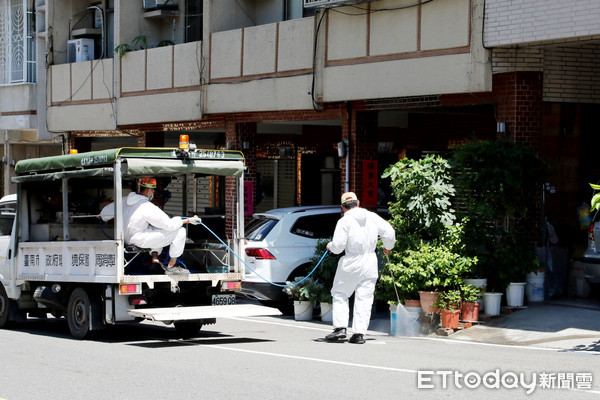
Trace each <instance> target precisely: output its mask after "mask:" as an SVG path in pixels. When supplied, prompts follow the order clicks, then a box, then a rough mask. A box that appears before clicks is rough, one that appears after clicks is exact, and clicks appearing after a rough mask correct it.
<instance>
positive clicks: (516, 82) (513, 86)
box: [492, 72, 543, 148]
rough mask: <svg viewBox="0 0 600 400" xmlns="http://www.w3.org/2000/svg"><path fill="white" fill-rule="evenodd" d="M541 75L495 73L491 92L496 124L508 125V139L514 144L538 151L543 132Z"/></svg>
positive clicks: (539, 73) (532, 73)
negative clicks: (524, 145) (528, 146)
mask: <svg viewBox="0 0 600 400" xmlns="http://www.w3.org/2000/svg"><path fill="white" fill-rule="evenodd" d="M542 77H543V74H542V73H541V72H510V73H504V74H495V75H494V77H493V83H492V91H493V94H494V98H495V100H496V104H497V107H498V109H497V121H499V122H505V123H506V132H507V136H508V137H509V138H511V139H512V140H514V141H515V142H521V143H526V144H528V145H530V146H531V147H534V148H539V145H540V138H541V133H542V112H543V104H542V79H543V78H542Z"/></svg>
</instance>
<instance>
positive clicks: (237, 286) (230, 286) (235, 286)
mask: <svg viewBox="0 0 600 400" xmlns="http://www.w3.org/2000/svg"><path fill="white" fill-rule="evenodd" d="M240 290H242V282H240V281H236V282H223V283H221V292H230V291H234V292H239V291H240Z"/></svg>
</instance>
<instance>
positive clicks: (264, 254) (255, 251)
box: [246, 247, 275, 260]
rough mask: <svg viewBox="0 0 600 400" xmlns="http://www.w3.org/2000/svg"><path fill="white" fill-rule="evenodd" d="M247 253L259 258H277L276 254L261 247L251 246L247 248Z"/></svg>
mask: <svg viewBox="0 0 600 400" xmlns="http://www.w3.org/2000/svg"><path fill="white" fill-rule="evenodd" d="M246 255H247V256H250V257H254V258H256V259H257V260H275V256H274V255H273V254H271V252H270V251H269V250H267V249H259V248H256V247H250V248H247V249H246Z"/></svg>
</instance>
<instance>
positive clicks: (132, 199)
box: [126, 192, 148, 206]
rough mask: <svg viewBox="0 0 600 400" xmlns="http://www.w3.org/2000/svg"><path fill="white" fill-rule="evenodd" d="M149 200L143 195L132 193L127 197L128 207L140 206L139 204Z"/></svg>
mask: <svg viewBox="0 0 600 400" xmlns="http://www.w3.org/2000/svg"><path fill="white" fill-rule="evenodd" d="M147 199H148V198H147V197H146V196H142V195H141V194H137V193H135V192H131V193H129V194H128V195H127V200H126V203H127V205H128V206H133V205H135V204H138V203H139V202H141V201H144V200H147Z"/></svg>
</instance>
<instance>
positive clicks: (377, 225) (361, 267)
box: [326, 192, 396, 344]
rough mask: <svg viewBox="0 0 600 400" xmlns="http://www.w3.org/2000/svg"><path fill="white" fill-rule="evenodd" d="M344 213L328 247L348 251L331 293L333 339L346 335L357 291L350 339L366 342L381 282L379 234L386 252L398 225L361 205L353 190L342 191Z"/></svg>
mask: <svg viewBox="0 0 600 400" xmlns="http://www.w3.org/2000/svg"><path fill="white" fill-rule="evenodd" d="M342 210H343V211H344V216H343V217H342V218H341V219H340V220H339V221H338V222H337V225H336V227H335V231H334V234H333V240H332V241H331V242H329V243H328V244H327V249H328V250H329V251H331V252H332V253H334V254H339V253H341V252H342V251H344V250H345V251H346V254H345V255H344V256H343V257H342V258H340V261H339V262H338V266H337V270H336V273H335V278H334V280H333V288H332V289H331V295H332V297H333V311H332V313H333V327H334V329H333V332H332V333H330V334H329V335H327V336H326V339H327V340H329V341H336V340H339V339H344V338H345V337H346V328H347V327H348V319H349V314H350V307H349V298H350V296H352V293H354V310H353V317H352V331H353V335H352V336H351V337H350V339H349V342H350V343H358V344H362V343H364V342H365V340H364V335H365V333H366V332H367V329H368V327H369V321H370V319H371V307H372V305H373V293H374V292H375V284H376V282H377V277H378V271H377V255H376V253H375V249H376V247H377V238H378V237H381V241H382V242H383V246H384V252H385V254H386V255H389V254H390V251H391V250H392V248H393V247H394V244H395V243H396V234H395V232H394V228H392V226H391V225H390V224H389V223H388V222H387V221H386V220H384V219H383V218H381V217H380V216H379V215H377V214H375V213H373V212H371V211H368V210H366V209H364V208H360V202H359V201H358V199H357V197H356V195H355V194H354V193H352V192H348V193H344V194H343V195H342Z"/></svg>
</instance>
